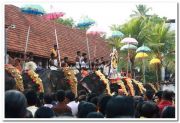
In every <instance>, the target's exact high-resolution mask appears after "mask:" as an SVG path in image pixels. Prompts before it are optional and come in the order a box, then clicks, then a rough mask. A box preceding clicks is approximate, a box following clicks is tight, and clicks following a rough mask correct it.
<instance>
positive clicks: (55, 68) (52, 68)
mask: <svg viewBox="0 0 180 123" xmlns="http://www.w3.org/2000/svg"><path fill="white" fill-rule="evenodd" d="M50 69H51V70H58V69H57V67H55V66H50Z"/></svg>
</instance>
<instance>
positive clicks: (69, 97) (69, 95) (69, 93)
mask: <svg viewBox="0 0 180 123" xmlns="http://www.w3.org/2000/svg"><path fill="white" fill-rule="evenodd" d="M66 100H67V103H68V104H67V106H69V107H70V108H71V111H72V115H73V116H76V115H77V112H78V105H79V102H76V101H75V94H74V93H73V92H72V91H70V90H69V91H66Z"/></svg>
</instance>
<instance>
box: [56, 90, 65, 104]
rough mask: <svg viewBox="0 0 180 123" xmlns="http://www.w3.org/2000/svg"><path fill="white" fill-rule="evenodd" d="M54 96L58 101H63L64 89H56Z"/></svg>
mask: <svg viewBox="0 0 180 123" xmlns="http://www.w3.org/2000/svg"><path fill="white" fill-rule="evenodd" d="M56 98H57V100H58V101H59V102H63V101H64V100H65V91H64V90H58V91H57V93H56Z"/></svg>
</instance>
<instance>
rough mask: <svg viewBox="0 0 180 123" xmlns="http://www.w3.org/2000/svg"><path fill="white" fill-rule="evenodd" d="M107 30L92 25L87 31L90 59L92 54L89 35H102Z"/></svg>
mask: <svg viewBox="0 0 180 123" xmlns="http://www.w3.org/2000/svg"><path fill="white" fill-rule="evenodd" d="M104 33H105V32H104V31H103V29H102V28H100V27H97V26H91V27H90V28H89V29H88V30H87V31H86V41H87V49H88V56H89V60H90V59H91V56H90V50H89V41H88V35H92V36H102V35H103V34H104ZM94 57H96V40H95V47H94Z"/></svg>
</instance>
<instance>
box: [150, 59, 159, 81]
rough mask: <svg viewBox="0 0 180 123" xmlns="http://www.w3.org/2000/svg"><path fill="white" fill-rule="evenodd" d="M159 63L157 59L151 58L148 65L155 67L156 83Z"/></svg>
mask: <svg viewBox="0 0 180 123" xmlns="http://www.w3.org/2000/svg"><path fill="white" fill-rule="evenodd" d="M160 63H161V60H160V59H158V58H153V59H151V61H150V65H155V67H156V78H157V82H158V81H159V80H158V71H157V70H158V68H157V67H158V64H160Z"/></svg>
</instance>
